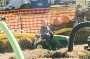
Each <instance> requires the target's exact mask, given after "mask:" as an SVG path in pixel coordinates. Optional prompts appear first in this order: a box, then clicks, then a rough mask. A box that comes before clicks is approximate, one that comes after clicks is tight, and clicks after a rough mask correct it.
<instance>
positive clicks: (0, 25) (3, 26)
mask: <svg viewBox="0 0 90 59" xmlns="http://www.w3.org/2000/svg"><path fill="white" fill-rule="evenodd" d="M0 28H1V29H2V30H3V31H4V33H5V34H6V36H7V38H8V39H9V42H10V44H11V46H12V48H13V50H14V53H15V55H16V58H17V59H24V56H23V54H22V51H21V48H20V46H19V44H18V43H17V41H16V39H15V37H14V35H13V34H12V32H11V31H10V29H9V28H8V26H7V25H6V23H5V22H0Z"/></svg>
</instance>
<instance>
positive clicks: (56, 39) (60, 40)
mask: <svg viewBox="0 0 90 59" xmlns="http://www.w3.org/2000/svg"><path fill="white" fill-rule="evenodd" d="M68 39H69V37H68V36H63V35H54V36H53V37H52V39H51V40H52V44H54V46H53V47H52V46H50V45H48V43H47V41H46V40H45V39H42V40H40V41H39V42H38V43H36V48H37V49H49V50H56V49H59V48H63V47H67V45H68Z"/></svg>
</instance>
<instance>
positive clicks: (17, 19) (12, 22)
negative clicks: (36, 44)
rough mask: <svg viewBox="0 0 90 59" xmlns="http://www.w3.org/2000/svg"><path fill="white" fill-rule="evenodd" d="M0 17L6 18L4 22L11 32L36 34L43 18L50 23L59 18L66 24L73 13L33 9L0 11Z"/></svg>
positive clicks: (50, 9)
mask: <svg viewBox="0 0 90 59" xmlns="http://www.w3.org/2000/svg"><path fill="white" fill-rule="evenodd" d="M0 15H1V16H3V15H4V16H6V17H7V20H5V22H6V24H7V25H8V27H9V28H10V29H11V30H15V32H18V31H21V30H24V32H27V33H37V32H39V30H40V27H41V20H42V19H43V18H46V19H47V20H48V22H50V23H52V21H53V20H54V19H56V18H57V17H59V18H60V19H61V20H62V22H63V23H68V22H69V20H71V19H72V18H73V16H74V12H72V11H69V10H64V11H63V10H60V9H52V8H35V9H19V10H10V11H0ZM64 16H69V17H70V18H69V19H68V18H65V17H64ZM62 17H64V18H62ZM71 17H72V18H71Z"/></svg>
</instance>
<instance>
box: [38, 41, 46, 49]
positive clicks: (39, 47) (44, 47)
mask: <svg viewBox="0 0 90 59" xmlns="http://www.w3.org/2000/svg"><path fill="white" fill-rule="evenodd" d="M46 48H47V46H46V42H45V41H41V42H39V43H37V44H36V49H46Z"/></svg>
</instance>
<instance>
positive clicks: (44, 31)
mask: <svg viewBox="0 0 90 59" xmlns="http://www.w3.org/2000/svg"><path fill="white" fill-rule="evenodd" d="M41 24H42V26H41V29H40V33H41V38H42V39H46V41H47V42H48V45H50V46H51V45H52V41H51V38H52V36H53V33H52V31H51V30H50V28H49V26H48V22H47V20H46V19H44V20H42V21H41Z"/></svg>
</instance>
